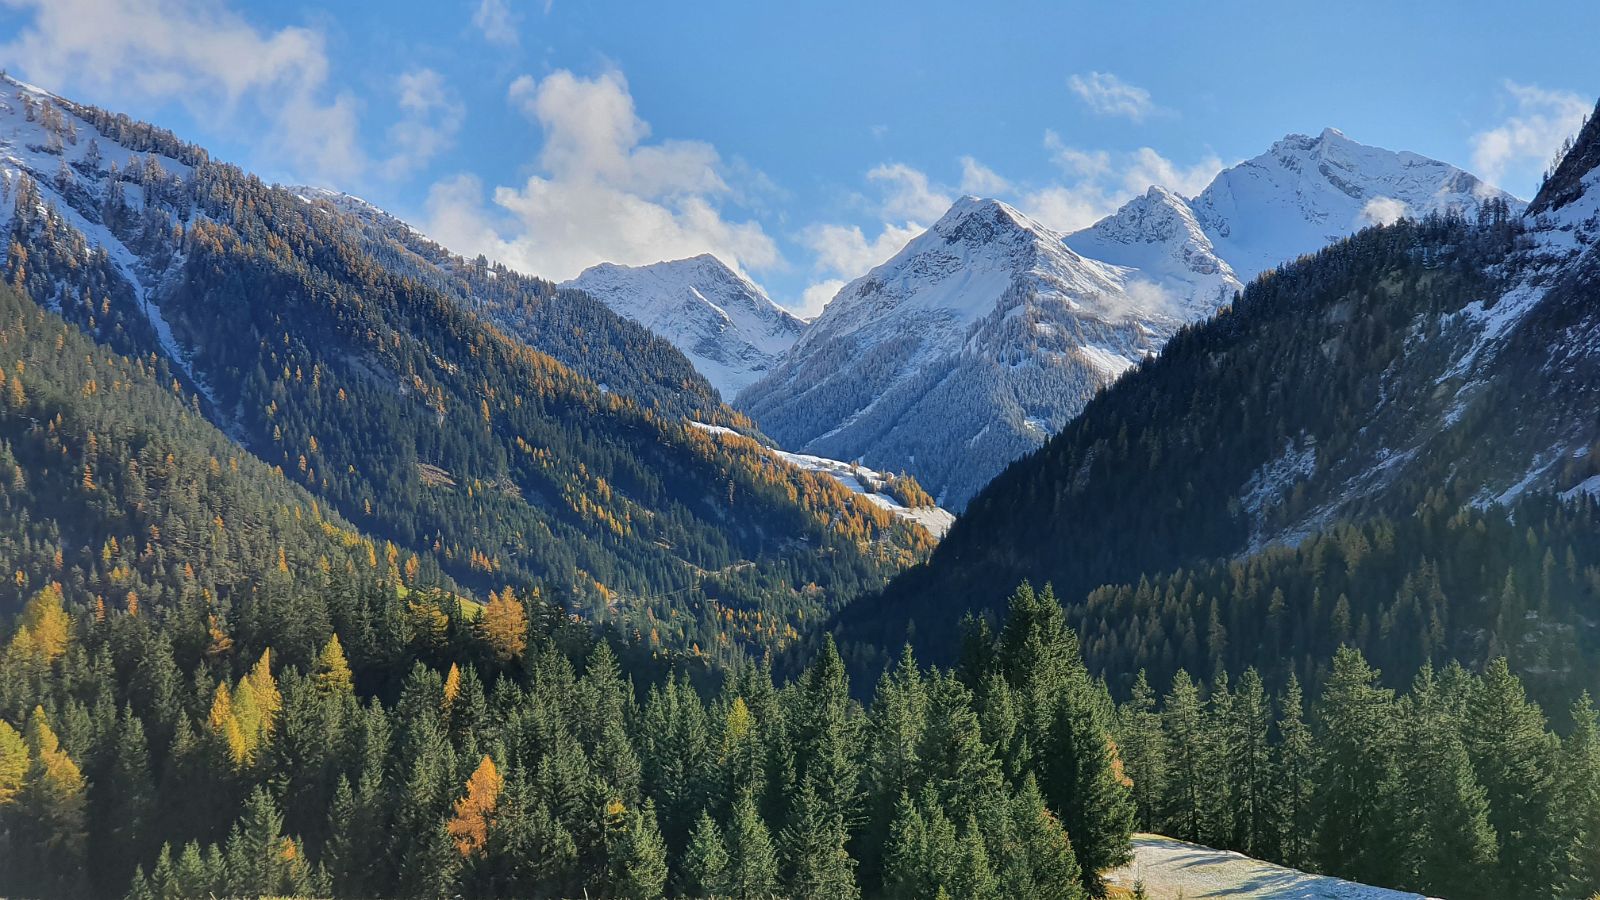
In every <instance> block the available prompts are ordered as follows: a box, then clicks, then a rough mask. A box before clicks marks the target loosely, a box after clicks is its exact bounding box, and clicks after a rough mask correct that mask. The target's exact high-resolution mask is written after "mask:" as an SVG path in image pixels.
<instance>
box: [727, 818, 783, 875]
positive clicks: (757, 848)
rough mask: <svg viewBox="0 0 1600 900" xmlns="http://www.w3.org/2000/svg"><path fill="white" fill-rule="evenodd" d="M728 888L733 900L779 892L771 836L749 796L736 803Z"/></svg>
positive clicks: (730, 825) (731, 825) (731, 824)
mask: <svg viewBox="0 0 1600 900" xmlns="http://www.w3.org/2000/svg"><path fill="white" fill-rule="evenodd" d="M727 889H728V895H729V896H730V897H732V898H734V900H758V898H767V897H770V896H772V895H773V894H774V893H776V892H777V890H778V861H777V855H776V853H775V852H774V851H773V846H772V833H771V832H769V831H768V830H767V824H766V823H765V822H763V821H761V814H760V813H758V812H757V811H756V805H755V802H754V801H753V800H752V799H751V797H750V795H749V794H744V795H741V796H740V797H739V799H738V800H735V801H734V804H733V819H732V821H730V822H729V823H728V878H727Z"/></svg>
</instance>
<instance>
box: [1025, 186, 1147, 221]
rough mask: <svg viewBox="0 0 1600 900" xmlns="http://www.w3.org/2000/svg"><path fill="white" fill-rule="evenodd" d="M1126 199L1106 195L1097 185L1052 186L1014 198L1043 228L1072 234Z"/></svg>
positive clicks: (1110, 212) (1115, 209)
mask: <svg viewBox="0 0 1600 900" xmlns="http://www.w3.org/2000/svg"><path fill="white" fill-rule="evenodd" d="M1127 199H1128V198H1127V197H1125V196H1120V195H1119V196H1112V195H1109V194H1107V193H1106V191H1105V189H1104V188H1102V187H1101V186H1099V185H1098V184H1093V183H1081V184H1077V185H1073V186H1070V187H1069V186H1067V185H1061V184H1052V185H1046V186H1045V187H1042V188H1039V189H1037V190H1034V191H1030V192H1028V193H1027V194H1024V195H1023V196H1021V197H1019V198H1017V205H1018V208H1019V209H1021V210H1022V211H1023V212H1025V213H1027V214H1028V215H1030V216H1032V217H1033V218H1035V219H1037V220H1039V223H1040V224H1042V225H1044V226H1045V227H1047V228H1051V229H1053V230H1055V231H1061V232H1072V231H1077V230H1078V229H1080V228H1087V227H1088V226H1090V225H1093V224H1094V223H1096V222H1098V221H1100V220H1101V219H1103V218H1105V217H1106V216H1108V215H1110V214H1112V213H1114V212H1116V211H1117V207H1118V206H1121V205H1122V203H1124V202H1126V201H1127Z"/></svg>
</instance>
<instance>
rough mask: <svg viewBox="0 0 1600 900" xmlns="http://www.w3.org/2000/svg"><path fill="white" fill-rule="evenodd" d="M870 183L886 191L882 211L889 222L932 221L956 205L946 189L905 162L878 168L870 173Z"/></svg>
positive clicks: (868, 174) (868, 176) (868, 177)
mask: <svg viewBox="0 0 1600 900" xmlns="http://www.w3.org/2000/svg"><path fill="white" fill-rule="evenodd" d="M867 180H868V181H872V182H876V183H877V184H879V185H881V186H882V188H883V191H884V197H883V204H882V206H881V209H880V211H881V213H882V215H883V217H884V218H886V219H902V220H910V221H914V222H932V221H934V220H935V219H937V218H939V217H940V216H942V215H944V211H945V210H947V209H949V208H950V204H952V203H954V202H955V198H954V197H952V196H950V195H949V194H948V193H946V192H945V191H944V190H942V189H939V188H935V187H933V185H932V183H931V182H930V181H929V179H928V176H927V175H926V174H925V173H923V172H921V171H919V170H917V169H913V168H912V167H910V166H908V165H905V164H904V163H889V164H887V165H881V166H878V167H876V168H874V169H873V170H871V171H870V172H868V173H867Z"/></svg>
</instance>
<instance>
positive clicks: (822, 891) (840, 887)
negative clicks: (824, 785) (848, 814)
mask: <svg viewBox="0 0 1600 900" xmlns="http://www.w3.org/2000/svg"><path fill="white" fill-rule="evenodd" d="M849 838H850V834H849V831H848V829H846V827H845V824H844V819H843V818H842V817H841V816H840V815H839V814H838V813H837V812H834V811H833V810H832V809H831V808H829V806H828V805H827V803H825V802H824V801H823V799H822V796H821V794H819V793H818V791H817V789H816V787H815V785H814V781H813V779H811V778H807V779H806V781H805V783H804V784H803V785H802V786H801V788H800V796H799V798H797V800H796V802H795V805H794V812H793V814H792V816H791V818H790V821H789V824H788V825H787V826H785V828H784V829H783V832H782V846H783V849H784V859H785V863H786V865H785V868H786V869H787V871H788V875H787V877H786V878H785V886H786V888H787V891H786V893H787V894H788V895H789V896H792V897H795V898H798V900H827V898H834V897H837V898H841V900H852V898H854V897H857V896H859V895H860V891H859V889H858V888H857V887H856V878H855V871H856V861H855V860H854V859H852V858H851V857H850V854H849V852H848V851H847V850H846V849H845V843H846V842H847V841H848V840H849Z"/></svg>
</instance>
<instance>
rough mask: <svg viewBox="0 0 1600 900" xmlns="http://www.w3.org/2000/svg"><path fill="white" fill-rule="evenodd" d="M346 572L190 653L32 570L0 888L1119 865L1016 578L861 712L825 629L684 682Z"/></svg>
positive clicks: (916, 880)
mask: <svg viewBox="0 0 1600 900" xmlns="http://www.w3.org/2000/svg"><path fill="white" fill-rule="evenodd" d="M373 584H374V582H373V581H372V580H371V579H369V578H367V577H366V576H364V575H363V576H362V578H361V580H360V583H359V584H357V585H351V584H342V585H341V584H334V583H329V582H325V581H324V582H317V581H312V582H309V583H301V584H300V585H299V587H301V588H303V589H305V590H306V598H307V605H306V606H303V607H301V608H299V609H295V610H292V611H291V610H286V609H283V608H281V607H270V608H267V609H263V610H262V611H261V613H260V615H261V616H262V617H264V618H263V621H264V622H265V623H266V625H267V627H266V628H265V629H264V630H262V631H260V632H254V633H248V634H247V633H245V632H230V631H229V630H227V629H226V628H215V629H213V634H212V639H211V640H210V641H209V642H208V643H202V644H198V645H197V644H194V643H193V642H191V641H190V640H188V639H187V636H186V634H185V631H184V625H183V620H182V618H181V617H178V616H174V615H171V614H160V613H155V612H150V611H142V612H139V613H129V612H125V611H118V610H111V611H99V610H96V609H91V608H89V607H86V606H84V605H82V604H78V603H63V601H62V597H61V594H60V593H59V592H57V591H54V590H51V589H46V590H43V591H41V592H39V593H37V594H36V595H35V596H34V597H33V598H32V599H30V601H29V603H28V606H27V609H26V611H25V612H24V614H23V615H22V617H21V618H20V619H19V620H18V622H17V623H16V624H15V626H14V628H13V629H12V631H11V633H10V636H9V641H8V643H7V644H6V649H5V651H4V653H3V655H0V676H3V678H0V685H3V686H4V690H3V691H0V886H3V887H4V889H5V890H6V892H7V893H15V894H18V895H22V896H42V897H79V896H105V897H119V896H123V895H127V896H130V897H135V898H181V897H204V896H260V895H263V894H267V895H271V894H296V895H301V896H312V895H315V896H329V895H332V896H340V897H370V896H392V897H439V896H469V897H480V896H481V897H495V896H559V897H576V896H580V895H587V896H591V897H631V898H652V897H662V896H673V897H708V896H727V897H748V898H757V897H771V896H786V897H802V898H816V900H823V898H830V900H832V898H849V897H856V896H863V895H865V896H872V897H879V896H889V897H898V898H908V900H909V898H914V897H915V898H920V897H931V896H951V897H969V898H988V900H999V898H1002V897H1040V898H1059V900H1078V898H1084V897H1087V896H1099V895H1101V892H1102V885H1101V882H1100V878H1099V873H1100V872H1101V871H1102V870H1104V869H1105V868H1107V867H1111V866H1115V865H1118V864H1120V863H1122V862H1124V861H1125V860H1126V858H1127V855H1128V838H1129V829H1130V827H1131V824H1132V821H1133V815H1134V808H1133V805H1132V803H1131V799H1130V796H1131V795H1130V792H1129V786H1128V782H1127V781H1126V779H1125V778H1124V777H1123V776H1122V774H1121V768H1120V763H1119V761H1118V757H1117V751H1116V748H1115V746H1114V745H1113V744H1112V743H1111V741H1110V740H1109V738H1108V730H1109V728H1110V726H1111V718H1110V716H1111V707H1110V705H1109V702H1108V701H1107V700H1106V699H1105V697H1104V695H1103V694H1102V693H1101V692H1100V691H1099V690H1098V689H1097V688H1096V687H1095V685H1094V683H1093V682H1092V681H1091V680H1090V679H1089V677H1088V673H1087V671H1086V670H1085V669H1084V667H1083V665H1082V663H1081V661H1080V660H1079V659H1078V657H1077V655H1076V643H1075V641H1074V639H1073V636H1072V634H1071V632H1070V631H1068V630H1067V629H1066V627H1065V624H1064V622H1063V620H1062V616H1061V610H1060V608H1059V607H1058V606H1056V605H1055V604H1054V603H1053V602H1048V603H1046V602H1041V598H1039V597H1037V596H1036V595H1034V594H1032V593H1031V592H1023V593H1021V594H1019V595H1018V597H1017V599H1016V602H1015V603H1014V604H1013V607H1012V610H1011V612H1010V615H1009V616H1008V618H1007V620H1006V623H1005V626H1004V628H1003V629H1002V631H1001V632H1000V634H999V636H998V638H997V639H996V640H994V641H992V642H990V643H989V644H988V645H987V646H986V660H987V662H986V663H985V665H984V666H983V667H982V668H981V669H978V668H969V669H967V670H964V671H963V673H961V675H959V676H958V675H956V674H954V673H949V672H939V671H933V672H924V671H922V670H920V669H919V668H918V666H917V665H916V663H915V661H914V660H913V658H912V657H911V655H910V653H909V651H907V653H906V654H905V656H904V657H903V659H902V661H901V663H900V665H899V666H898V667H897V668H896V669H895V671H894V672H893V673H892V674H890V675H887V676H886V677H885V678H884V679H883V680H882V681H881V682H880V683H879V685H878V688H877V695H876V698H875V699H874V700H873V702H872V703H871V704H870V705H869V706H866V707H863V706H862V705H860V704H858V703H857V702H856V701H854V700H852V699H851V697H850V688H849V683H848V680H847V678H846V675H845V672H844V668H843V664H842V661H841V660H840V658H839V657H838V655H837V654H836V653H834V652H833V648H832V645H831V644H829V643H825V644H824V645H823V647H822V650H821V652H820V654H819V656H818V658H817V659H816V660H815V662H813V663H812V665H811V666H810V667H809V668H808V669H807V670H806V671H805V672H804V673H803V674H802V675H801V676H800V677H799V678H798V679H797V680H796V681H794V682H793V683H791V684H788V685H783V686H779V685H776V684H774V682H773V681H772V680H771V678H770V676H769V674H768V673H767V672H766V671H765V670H764V669H757V668H754V667H751V666H749V665H745V666H743V667H740V668H738V669H735V670H732V671H729V672H727V673H726V676H725V677H724V678H722V679H721V687H720V689H718V688H715V687H713V689H712V690H710V692H709V694H708V695H707V696H702V695H701V694H699V693H697V692H696V690H695V687H694V686H693V685H692V684H691V683H690V681H689V680H688V679H687V678H686V677H683V675H682V673H681V672H680V674H679V675H668V676H666V677H665V678H663V677H661V676H660V675H659V673H658V671H657V670H656V669H654V667H653V665H652V664H651V663H650V657H649V656H648V655H646V654H644V653H642V652H641V651H642V650H643V649H644V648H643V647H642V645H640V644H639V643H637V642H635V641H631V640H628V639H625V638H620V637H619V636H618V635H617V634H616V633H615V632H612V633H611V634H610V635H609V636H608V637H605V636H603V637H602V638H601V639H598V640H597V639H596V636H595V633H594V632H593V631H592V630H591V629H590V628H589V627H588V626H586V625H583V624H579V623H575V622H573V621H572V620H571V619H569V618H568V616H567V615H566V614H565V612H564V611H563V610H561V609H559V608H557V607H554V606H552V605H550V604H549V603H548V602H546V601H544V600H541V599H539V598H537V597H530V596H528V595H516V596H514V595H512V594H510V593H509V592H508V593H505V594H501V595H497V596H495V597H494V598H493V599H492V600H491V602H490V603H489V604H488V605H487V607H486V608H484V609H483V611H482V612H481V614H478V615H476V616H475V617H469V616H467V615H465V614H464V611H463V609H462V606H461V604H460V602H459V601H458V600H457V599H455V598H453V597H451V596H449V595H446V594H442V593H432V594H428V595H415V596H412V597H410V598H402V597H401V596H400V595H399V594H397V593H396V592H395V591H393V590H371V589H369V588H370V587H372V586H373ZM352 587H355V588H356V589H355V590H352V589H351V588H352ZM288 634H296V635H304V636H305V637H307V638H308V639H310V640H311V641H313V643H314V645H315V646H316V647H317V648H318V649H317V650H316V651H315V652H314V653H313V654H312V655H311V656H310V657H304V656H300V657H294V656H291V655H289V654H286V653H283V652H281V651H279V650H278V649H277V648H276V645H275V644H273V643H271V641H273V640H274V639H275V638H276V636H280V635H288ZM641 664H643V665H644V668H641ZM397 666H398V667H399V668H396V667H397Z"/></svg>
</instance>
